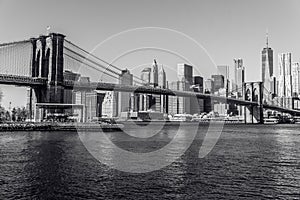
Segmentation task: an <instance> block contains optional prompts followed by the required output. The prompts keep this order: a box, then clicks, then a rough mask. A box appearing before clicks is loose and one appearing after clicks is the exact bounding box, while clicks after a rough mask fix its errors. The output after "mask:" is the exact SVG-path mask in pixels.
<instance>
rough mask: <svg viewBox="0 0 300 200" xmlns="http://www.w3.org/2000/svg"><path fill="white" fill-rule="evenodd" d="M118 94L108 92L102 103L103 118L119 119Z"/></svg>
mask: <svg viewBox="0 0 300 200" xmlns="http://www.w3.org/2000/svg"><path fill="white" fill-rule="evenodd" d="M117 102H118V92H115V91H106V92H105V97H104V99H103V103H102V116H103V117H109V118H112V117H117V116H118V103H117Z"/></svg>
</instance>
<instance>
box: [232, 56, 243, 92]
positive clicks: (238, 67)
mask: <svg viewBox="0 0 300 200" xmlns="http://www.w3.org/2000/svg"><path fill="white" fill-rule="evenodd" d="M233 61H234V78H235V80H234V82H235V88H234V89H235V91H236V92H237V97H243V93H244V91H243V84H244V82H245V68H244V66H243V60H242V59H241V58H239V59H234V60H233Z"/></svg>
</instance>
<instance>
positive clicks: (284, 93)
mask: <svg viewBox="0 0 300 200" xmlns="http://www.w3.org/2000/svg"><path fill="white" fill-rule="evenodd" d="M291 60H292V58H291V53H282V54H279V56H278V62H279V63H278V64H279V77H278V81H279V85H278V96H279V97H290V96H292V76H291V67H292V63H291Z"/></svg>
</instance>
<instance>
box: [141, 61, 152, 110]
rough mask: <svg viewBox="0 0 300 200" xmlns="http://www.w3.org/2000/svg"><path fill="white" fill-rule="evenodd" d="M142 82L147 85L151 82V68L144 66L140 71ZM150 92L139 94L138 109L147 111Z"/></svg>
mask: <svg viewBox="0 0 300 200" xmlns="http://www.w3.org/2000/svg"><path fill="white" fill-rule="evenodd" d="M141 79H142V81H143V84H144V85H146V86H149V85H150V83H151V68H150V67H146V68H144V69H143V70H142V72H141ZM150 96H151V95H150V94H140V98H139V110H142V111H147V110H148V109H149V108H150Z"/></svg>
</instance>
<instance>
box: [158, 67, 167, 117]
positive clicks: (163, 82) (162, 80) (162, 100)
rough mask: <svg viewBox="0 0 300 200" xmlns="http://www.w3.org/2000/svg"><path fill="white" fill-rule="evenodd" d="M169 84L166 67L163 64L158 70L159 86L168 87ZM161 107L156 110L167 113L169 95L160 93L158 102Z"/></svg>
mask: <svg viewBox="0 0 300 200" xmlns="http://www.w3.org/2000/svg"><path fill="white" fill-rule="evenodd" d="M166 86H167V77H166V72H165V70H164V67H163V66H162V65H161V67H160V68H159V71H158V87H160V88H164V89H165V88H166ZM156 103H157V104H158V106H160V107H159V108H157V109H156V111H159V112H162V113H167V111H168V109H167V108H168V106H167V96H166V95H160V97H159V102H156Z"/></svg>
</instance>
